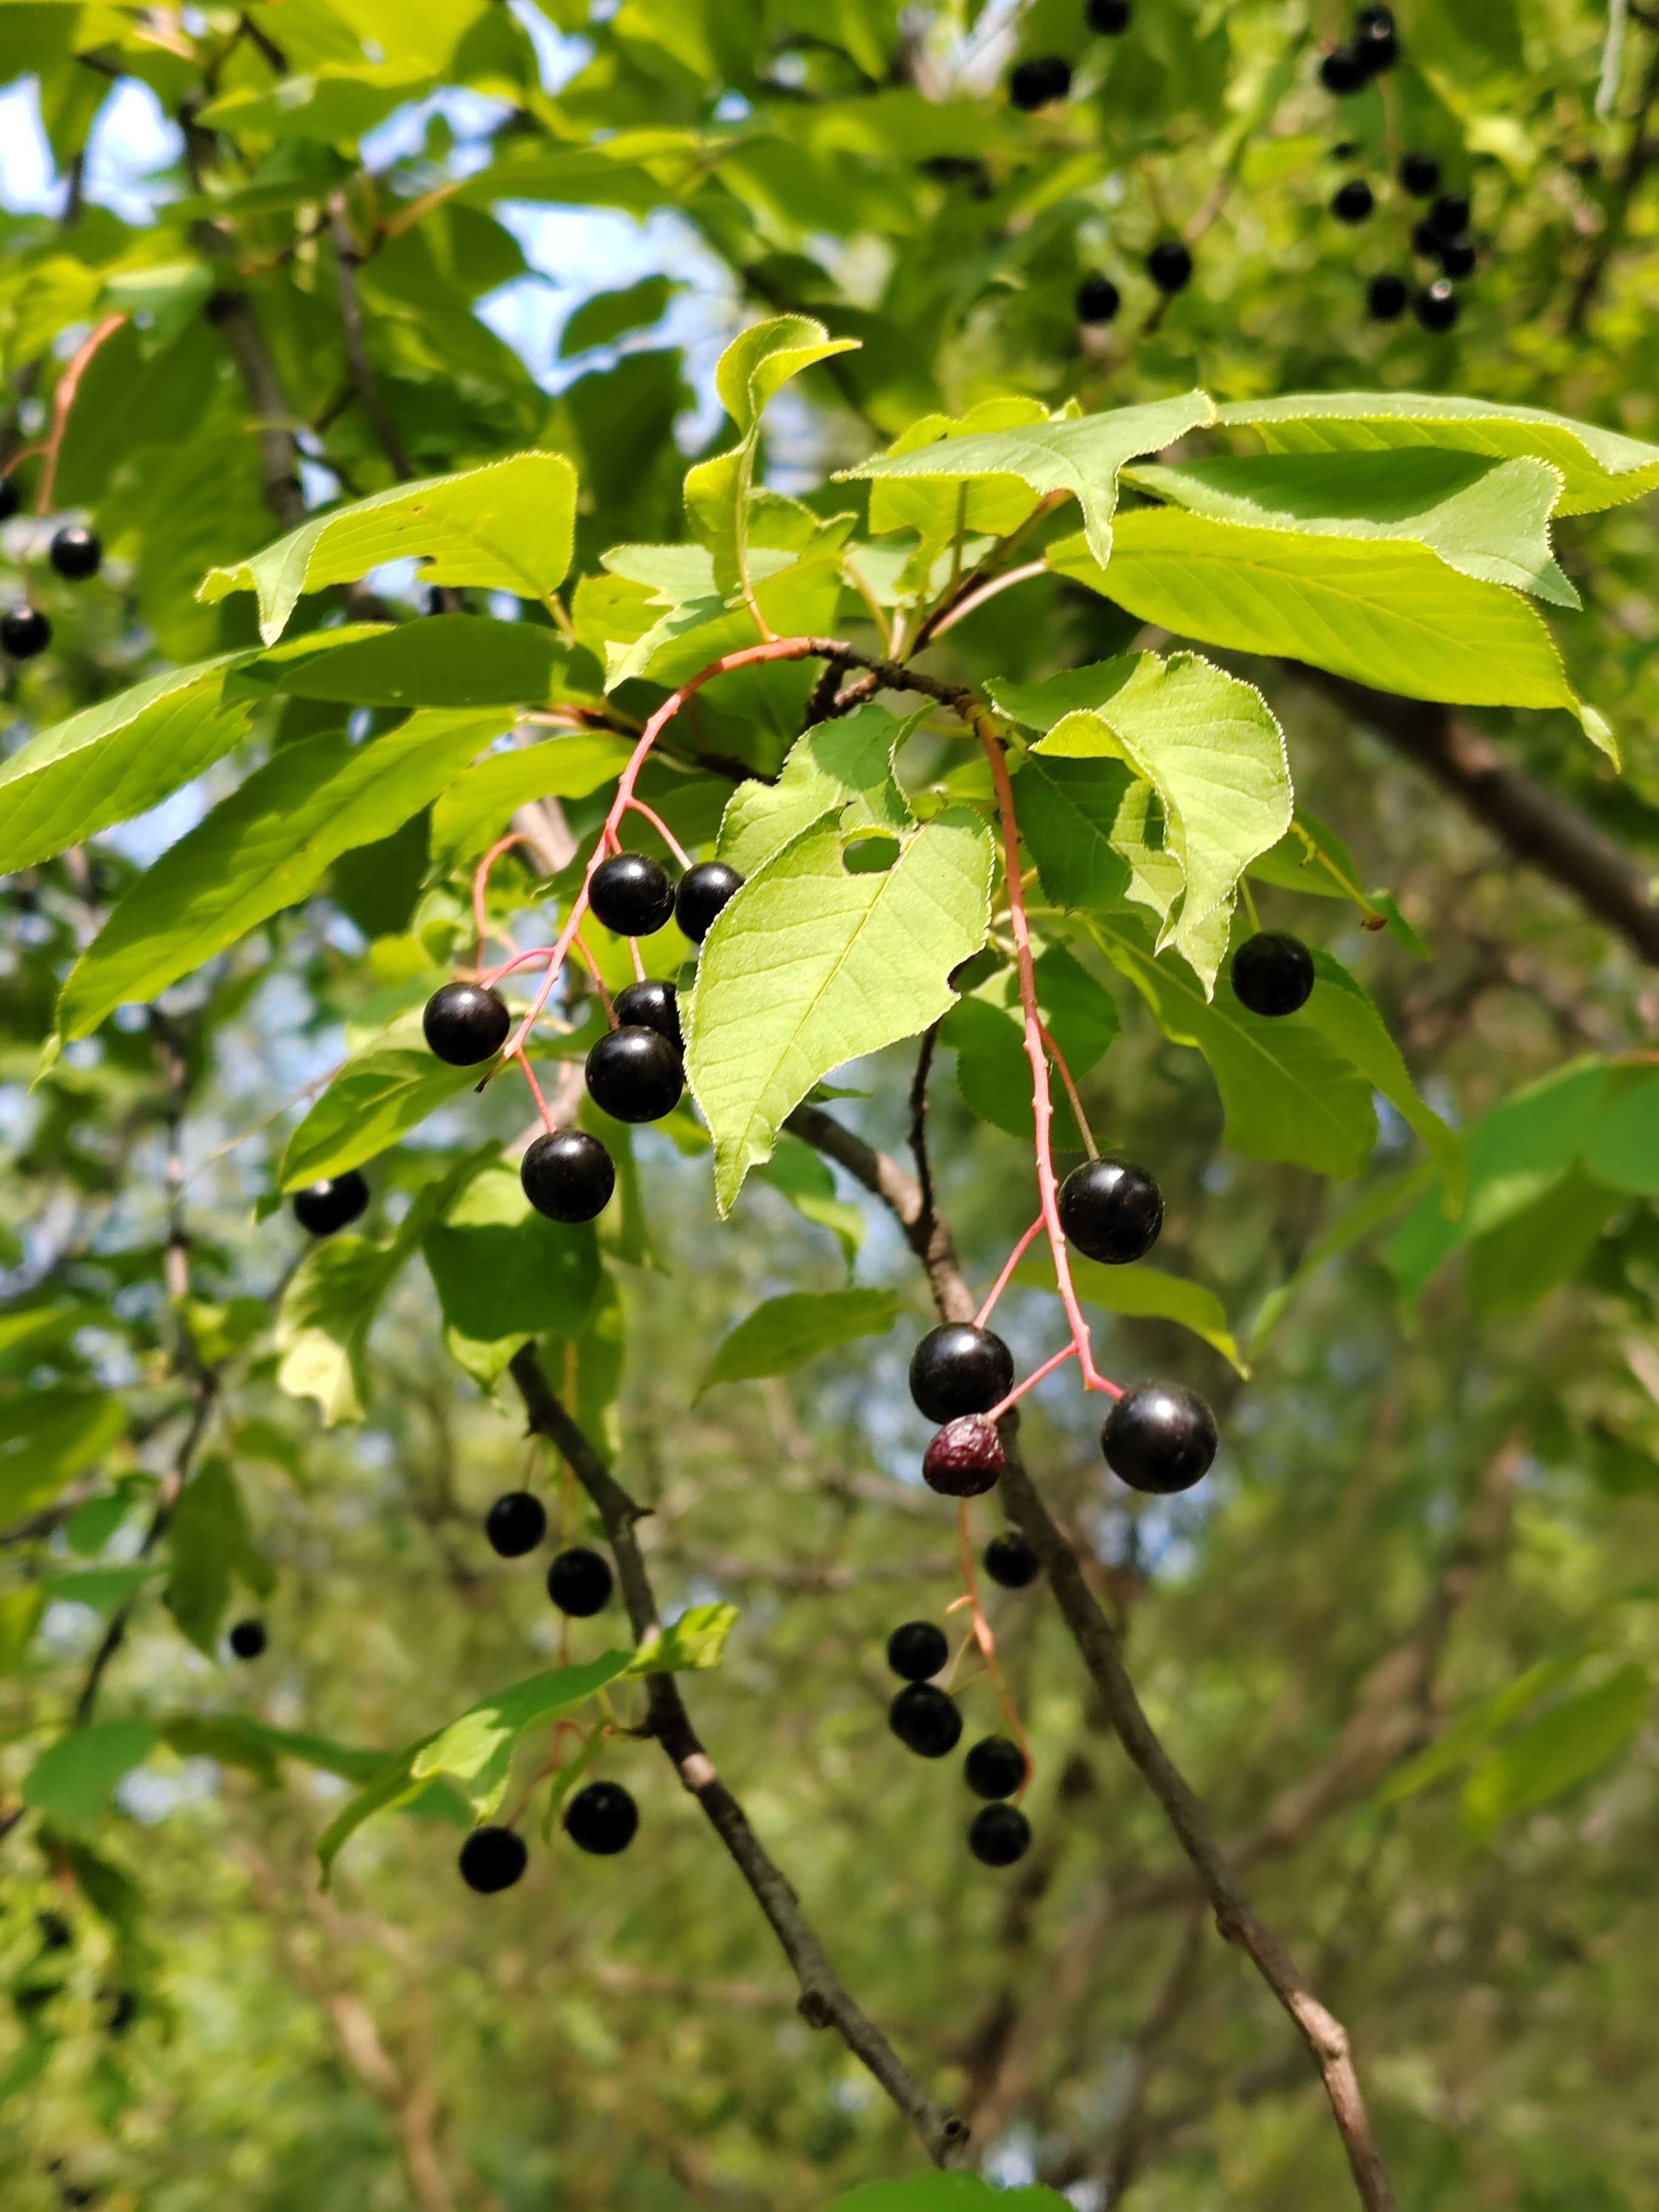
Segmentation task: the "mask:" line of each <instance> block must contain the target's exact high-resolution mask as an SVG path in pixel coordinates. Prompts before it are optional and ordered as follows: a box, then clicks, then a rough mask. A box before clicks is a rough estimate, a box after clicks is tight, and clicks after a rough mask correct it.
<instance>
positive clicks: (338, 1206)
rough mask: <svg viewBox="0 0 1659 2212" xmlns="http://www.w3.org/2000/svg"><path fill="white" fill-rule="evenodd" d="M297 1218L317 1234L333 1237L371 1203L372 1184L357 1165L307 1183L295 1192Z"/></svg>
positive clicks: (317, 1235)
mask: <svg viewBox="0 0 1659 2212" xmlns="http://www.w3.org/2000/svg"><path fill="white" fill-rule="evenodd" d="M293 1204H294V1218H295V1220H296V1221H297V1222H298V1223H299V1225H300V1226H301V1229H304V1230H308V1231H310V1233H311V1235H312V1236H313V1237H331V1236H332V1235H333V1234H334V1232H335V1231H336V1230H337V1229H343V1228H344V1227H345V1225H346V1224H347V1222H349V1221H355V1220H356V1218H357V1217H358V1215H359V1214H360V1213H362V1211H363V1209H364V1207H365V1206H367V1205H368V1183H367V1182H365V1181H364V1179H363V1177H362V1176H360V1175H359V1174H358V1172H357V1170H356V1168H348V1169H347V1170H346V1171H345V1173H344V1174H343V1175H337V1176H326V1177H325V1179H324V1180H323V1181H322V1182H313V1183H307V1186H306V1188H304V1189H303V1190H296V1191H295V1194H294V1200H293Z"/></svg>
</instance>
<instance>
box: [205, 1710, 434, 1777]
mask: <svg viewBox="0 0 1659 2212" xmlns="http://www.w3.org/2000/svg"><path fill="white" fill-rule="evenodd" d="M161 1734H162V1736H163V1738H164V1739H165V1740H166V1741H167V1743H168V1744H170V1745H171V1746H172V1747H173V1750H174V1751H176V1752H178V1753H179V1756H180V1757H181V1758H185V1759H189V1758H193V1757H196V1756H197V1755H201V1756H204V1757H206V1758H209V1759H223V1760H224V1761H226V1762H227V1763H228V1764H229V1765H245V1766H246V1767H247V1769H248V1771H250V1772H251V1773H255V1774H258V1775H259V1776H260V1777H261V1778H262V1779H266V1780H270V1781H271V1782H275V1781H276V1780H277V1779H278V1778H279V1775H280V1770H279V1769H278V1767H277V1765H276V1760H277V1759H278V1758H279V1757H281V1758H287V1759H300V1760H302V1761H303V1762H304V1764H305V1765H307V1766H313V1767H315V1768H317V1769H318V1771H319V1772H321V1773H324V1774H337V1775H339V1776H340V1778H341V1779H342V1780H343V1781H346V1782H358V1783H363V1782H372V1781H374V1778H376V1777H377V1776H378V1775H380V1774H381V1773H383V1772H384V1771H385V1770H386V1760H387V1759H388V1757H392V1756H395V1754H394V1753H386V1752H384V1751H357V1750H354V1749H353V1748H352V1747H350V1746H349V1745H347V1744H343V1743H331V1741H329V1739H328V1738H327V1737H326V1736H320V1735H307V1734H306V1733H305V1731H304V1730H302V1729H280V1728H271V1727H270V1726H269V1725H268V1724H267V1723H265V1722H264V1721H257V1720H254V1719H252V1717H250V1716H249V1715H248V1714H246V1713H212V1714H205V1715H197V1714H194V1713H181V1714H179V1715H178V1716H176V1717H174V1718H173V1719H172V1720H168V1721H163V1722H162V1723H161Z"/></svg>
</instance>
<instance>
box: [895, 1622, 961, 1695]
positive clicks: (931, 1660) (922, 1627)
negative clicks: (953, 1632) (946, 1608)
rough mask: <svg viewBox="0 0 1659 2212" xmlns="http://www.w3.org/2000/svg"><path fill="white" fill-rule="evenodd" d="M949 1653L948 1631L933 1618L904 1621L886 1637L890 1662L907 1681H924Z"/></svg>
mask: <svg viewBox="0 0 1659 2212" xmlns="http://www.w3.org/2000/svg"><path fill="white" fill-rule="evenodd" d="M950 1656H951V1647H950V1645H949V1644H947V1643H946V1642H945V1631H944V1630H943V1629H942V1628H935V1627H934V1626H933V1622H932V1621H931V1620H907V1621H904V1622H902V1623H901V1625H900V1626H898V1627H897V1628H896V1629H895V1630H894V1631H893V1632H892V1634H891V1635H890V1637H889V1638H888V1639H887V1663H888V1665H889V1666H890V1668H892V1670H893V1672H894V1673H895V1674H898V1675H901V1676H902V1678H903V1680H905V1681H907V1682H925V1681H926V1680H927V1677H928V1676H929V1675H930V1674H938V1672H939V1668H941V1667H942V1666H943V1665H944V1664H945V1661H946V1660H947V1659H948V1658H949V1657H950Z"/></svg>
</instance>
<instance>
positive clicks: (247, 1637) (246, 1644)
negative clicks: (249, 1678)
mask: <svg viewBox="0 0 1659 2212" xmlns="http://www.w3.org/2000/svg"><path fill="white" fill-rule="evenodd" d="M230 1648H231V1650H233V1651H234V1653H235V1654H236V1656H237V1657H238V1658H239V1659H257V1658H258V1656H259V1654H260V1653H261V1652H262V1651H263V1650H264V1648H265V1625H264V1621H263V1620H239V1621H238V1622H237V1624H236V1626H235V1627H234V1628H233V1629H232V1630H231V1632H230Z"/></svg>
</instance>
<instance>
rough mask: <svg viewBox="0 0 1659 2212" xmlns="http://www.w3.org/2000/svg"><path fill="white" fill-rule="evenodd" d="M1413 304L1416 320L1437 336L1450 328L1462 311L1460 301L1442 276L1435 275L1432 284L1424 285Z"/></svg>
mask: <svg viewBox="0 0 1659 2212" xmlns="http://www.w3.org/2000/svg"><path fill="white" fill-rule="evenodd" d="M1415 306H1416V309H1417V319H1418V321H1419V323H1421V324H1422V325H1423V327H1424V329H1425V331H1433V332H1434V334H1435V336H1436V337H1440V336H1442V335H1443V333H1444V332H1445V331H1449V330H1450V329H1451V327H1452V325H1454V324H1455V322H1456V320H1457V318H1458V317H1459V315H1461V314H1462V312H1463V307H1462V301H1460V300H1459V298H1458V296H1457V295H1456V293H1455V292H1454V291H1453V289H1452V288H1451V284H1450V283H1449V280H1448V279H1447V278H1446V277H1444V276H1437V277H1436V279H1435V281H1434V283H1432V284H1430V285H1426V286H1425V288H1424V289H1423V290H1422V291H1420V292H1419V294H1418V295H1417V299H1416V301H1415Z"/></svg>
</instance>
